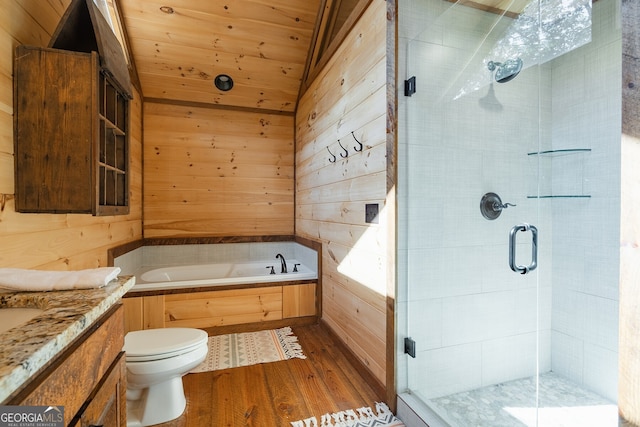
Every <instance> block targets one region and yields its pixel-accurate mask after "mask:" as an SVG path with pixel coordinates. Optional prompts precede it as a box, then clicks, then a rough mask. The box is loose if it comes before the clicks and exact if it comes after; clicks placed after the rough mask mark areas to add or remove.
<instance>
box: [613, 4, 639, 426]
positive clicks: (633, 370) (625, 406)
mask: <svg viewBox="0 0 640 427" xmlns="http://www.w3.org/2000/svg"><path fill="white" fill-rule="evenodd" d="M622 36H623V37H622V159H621V169H622V171H621V172H622V174H621V177H622V191H621V204H620V206H621V209H620V210H621V213H622V217H621V221H620V334H619V337H620V344H619V346H620V350H619V354H620V359H619V362H620V366H619V368H618V370H619V373H620V374H619V375H618V408H619V412H620V415H621V416H622V417H623V418H624V419H626V420H627V421H628V423H621V424H620V425H624V426H629V427H631V426H640V314H639V313H640V299H639V298H638V295H640V247H639V245H638V244H639V243H640V226H639V224H640V222H639V221H640V197H639V196H638V194H639V193H638V188H639V186H640V169H638V164H639V163H640V120H639V119H640V59H639V58H640V5H639V4H638V2H629V1H628V2H624V1H623V2H622Z"/></svg>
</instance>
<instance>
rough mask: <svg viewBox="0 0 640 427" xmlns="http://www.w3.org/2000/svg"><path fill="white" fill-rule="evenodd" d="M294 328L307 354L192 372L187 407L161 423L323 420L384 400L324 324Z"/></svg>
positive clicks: (173, 426) (268, 424) (269, 424)
mask: <svg viewBox="0 0 640 427" xmlns="http://www.w3.org/2000/svg"><path fill="white" fill-rule="evenodd" d="M292 329H293V332H294V333H295V334H296V335H297V336H298V341H299V342H300V344H301V346H302V349H303V351H304V352H305V355H306V356H307V359H291V360H287V361H282V362H274V363H267V364H262V365H253V366H247V367H242V368H233V369H226V370H222V371H214V372H206V373H201V374H189V375H187V376H185V377H184V386H185V393H186V395H187V400H188V404H187V410H186V411H185V413H184V414H183V415H182V417H180V418H179V419H177V420H175V421H174V422H171V423H166V424H162V426H163V427H203V426H216V427H223V426H224V427H226V426H230V427H243V426H252V427H278V426H283V427H285V426H288V427H290V426H291V422H292V421H296V420H299V419H304V418H308V417H311V416H315V417H317V418H318V420H320V416H321V415H322V414H324V413H326V412H336V411H341V410H346V409H353V408H360V407H363V406H371V407H375V402H377V401H381V400H382V397H380V396H378V395H377V394H376V390H374V389H373V388H372V387H371V386H370V385H369V384H368V383H367V380H366V379H365V378H363V377H362V376H360V375H359V374H358V373H357V372H356V371H355V369H354V368H353V366H352V365H351V364H350V362H349V361H348V359H347V358H346V357H345V355H344V354H342V353H341V351H340V347H339V346H337V345H336V343H335V342H334V340H333V339H332V336H331V335H330V334H329V333H327V331H326V330H325V329H324V327H322V326H320V325H311V326H297V327H296V326H294V327H293V328H292ZM378 392H380V391H379V390H378Z"/></svg>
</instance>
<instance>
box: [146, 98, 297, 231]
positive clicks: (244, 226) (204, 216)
mask: <svg viewBox="0 0 640 427" xmlns="http://www.w3.org/2000/svg"><path fill="white" fill-rule="evenodd" d="M293 119H294V118H293V115H292V114H278V113H269V112H257V111H256V112H251V111H246V110H233V109H219V108H202V107H197V106H184V105H176V104H161V103H153V102H146V103H145V106H144V134H145V144H144V169H145V174H144V218H145V220H144V235H145V237H166V236H262V235H291V234H293V218H294V214H293V210H294V204H293V185H294V169H293V161H294V153H293V130H294V127H293V123H294V120H293Z"/></svg>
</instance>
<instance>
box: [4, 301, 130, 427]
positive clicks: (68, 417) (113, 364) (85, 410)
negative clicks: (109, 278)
mask: <svg viewBox="0 0 640 427" xmlns="http://www.w3.org/2000/svg"><path fill="white" fill-rule="evenodd" d="M123 346H124V309H123V306H122V304H121V303H119V304H118V305H116V306H115V307H114V308H112V309H111V310H110V311H109V312H107V313H106V314H105V315H103V316H102V317H101V318H100V319H98V320H97V321H96V322H95V323H94V324H92V325H91V326H90V327H89V328H88V330H87V331H86V332H85V333H84V334H83V335H82V336H80V337H79V338H78V339H77V340H76V341H75V342H74V343H72V344H71V345H70V346H69V348H68V349H67V350H65V351H64V352H63V353H62V354H61V355H60V356H58V357H57V358H56V359H55V360H52V362H51V364H50V365H49V366H48V367H47V368H45V370H44V371H43V372H42V373H41V374H39V375H38V376H36V377H35V378H34V379H33V380H31V381H30V383H29V384H28V385H27V386H26V387H25V388H24V389H23V390H22V391H21V392H20V393H18V395H17V396H15V397H14V398H13V399H11V400H10V401H9V402H7V404H9V405H38V406H49V405H52V406H54V405H55V406H64V425H65V426H80V427H90V426H104V427H125V426H126V424H127V409H126V389H127V383H126V378H127V377H126V365H125V356H124V352H123V351H122V348H123Z"/></svg>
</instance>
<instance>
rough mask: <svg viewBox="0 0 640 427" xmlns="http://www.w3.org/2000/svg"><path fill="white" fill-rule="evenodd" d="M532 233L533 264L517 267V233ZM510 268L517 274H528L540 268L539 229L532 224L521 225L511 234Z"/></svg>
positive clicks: (513, 229) (514, 228)
mask: <svg viewBox="0 0 640 427" xmlns="http://www.w3.org/2000/svg"><path fill="white" fill-rule="evenodd" d="M518 231H523V232H526V231H531V264H529V265H527V266H524V265H516V233H517V232H518ZM509 267H511V269H512V270H513V271H515V272H516V273H520V274H527V273H529V272H530V271H533V270H535V269H536V267H538V229H537V228H536V227H535V226H533V225H531V224H527V223H524V224H519V225H516V226H514V227H513V228H512V229H511V232H509Z"/></svg>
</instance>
